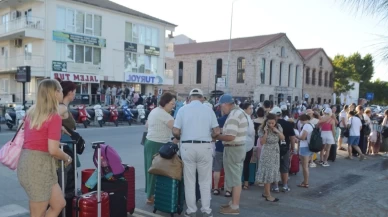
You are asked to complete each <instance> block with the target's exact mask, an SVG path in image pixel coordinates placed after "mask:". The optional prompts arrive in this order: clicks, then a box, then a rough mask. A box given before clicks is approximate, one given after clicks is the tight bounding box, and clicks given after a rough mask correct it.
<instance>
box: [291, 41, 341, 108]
mask: <svg viewBox="0 0 388 217" xmlns="http://www.w3.org/2000/svg"><path fill="white" fill-rule="evenodd" d="M298 51H299V53H300V54H301V55H302V57H303V59H304V64H305V66H304V72H303V73H304V81H303V96H304V99H305V100H306V101H307V102H308V103H318V104H325V103H329V104H330V103H331V101H332V95H333V92H334V89H333V87H334V69H333V65H332V63H331V60H330V58H329V57H328V56H327V54H326V53H325V51H324V50H323V49H322V48H312V49H302V50H298Z"/></svg>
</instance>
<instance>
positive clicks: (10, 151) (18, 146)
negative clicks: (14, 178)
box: [0, 122, 24, 170]
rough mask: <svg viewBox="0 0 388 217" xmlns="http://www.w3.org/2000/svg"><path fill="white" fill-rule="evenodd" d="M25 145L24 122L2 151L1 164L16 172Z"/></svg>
mask: <svg viewBox="0 0 388 217" xmlns="http://www.w3.org/2000/svg"><path fill="white" fill-rule="evenodd" d="M23 144H24V122H23V124H22V125H21V126H20V127H19V129H18V130H17V131H16V134H15V136H14V137H13V138H12V140H11V141H9V142H7V143H6V144H5V145H4V146H3V147H2V148H1V149H0V162H1V163H2V164H3V165H4V166H6V167H8V168H10V169H11V170H15V169H16V168H17V166H18V163H19V158H20V154H21V152H22V148H23Z"/></svg>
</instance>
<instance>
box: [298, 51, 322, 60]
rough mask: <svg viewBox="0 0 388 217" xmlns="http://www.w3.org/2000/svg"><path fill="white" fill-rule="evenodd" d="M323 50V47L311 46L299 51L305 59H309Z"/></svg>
mask: <svg viewBox="0 0 388 217" xmlns="http://www.w3.org/2000/svg"><path fill="white" fill-rule="evenodd" d="M321 50H323V49H322V48H310V49H299V50H298V52H299V53H300V55H301V56H302V57H303V59H304V60H308V59H310V58H311V57H313V56H314V55H315V54H316V53H318V52H319V51H321Z"/></svg>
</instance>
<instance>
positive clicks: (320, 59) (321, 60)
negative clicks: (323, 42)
mask: <svg viewBox="0 0 388 217" xmlns="http://www.w3.org/2000/svg"><path fill="white" fill-rule="evenodd" d="M322 62H323V58H322V57H321V58H319V66H322Z"/></svg>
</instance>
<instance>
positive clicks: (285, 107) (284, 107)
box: [280, 105, 288, 111]
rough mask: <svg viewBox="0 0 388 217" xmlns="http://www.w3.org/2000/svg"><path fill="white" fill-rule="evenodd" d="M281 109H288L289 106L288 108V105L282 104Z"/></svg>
mask: <svg viewBox="0 0 388 217" xmlns="http://www.w3.org/2000/svg"><path fill="white" fill-rule="evenodd" d="M280 109H281V110H283V111H286V110H287V109H288V108H287V105H282V106H280Z"/></svg>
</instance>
